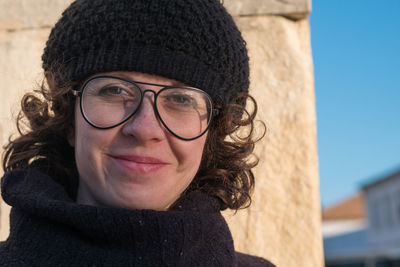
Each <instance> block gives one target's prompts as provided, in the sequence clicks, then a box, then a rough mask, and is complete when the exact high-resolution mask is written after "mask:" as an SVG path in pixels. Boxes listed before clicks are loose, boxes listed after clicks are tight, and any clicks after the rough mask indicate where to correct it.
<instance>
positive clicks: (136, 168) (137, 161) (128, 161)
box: [110, 155, 168, 174]
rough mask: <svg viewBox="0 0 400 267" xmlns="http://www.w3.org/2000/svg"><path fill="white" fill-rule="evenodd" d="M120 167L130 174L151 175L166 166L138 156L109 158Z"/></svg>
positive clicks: (157, 160)
mask: <svg viewBox="0 0 400 267" xmlns="http://www.w3.org/2000/svg"><path fill="white" fill-rule="evenodd" d="M110 157H111V158H112V159H113V160H114V161H115V162H116V163H117V164H118V165H119V166H120V167H122V168H124V169H127V170H128V171H130V172H138V173H143V174H145V173H151V172H156V171H158V170H160V169H161V168H163V167H165V166H167V165H168V164H167V163H165V162H162V161H161V160H159V159H156V158H151V157H138V156H112V155H111V156H110Z"/></svg>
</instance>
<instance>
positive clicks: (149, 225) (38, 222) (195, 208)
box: [0, 169, 273, 267]
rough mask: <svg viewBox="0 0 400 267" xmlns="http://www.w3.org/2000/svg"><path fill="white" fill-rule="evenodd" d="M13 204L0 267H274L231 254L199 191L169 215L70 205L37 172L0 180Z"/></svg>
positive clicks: (215, 209)
mask: <svg viewBox="0 0 400 267" xmlns="http://www.w3.org/2000/svg"><path fill="white" fill-rule="evenodd" d="M2 196H3V198H4V200H5V201H6V202H7V203H8V204H9V205H11V206H12V210H11V214H10V236H9V238H8V239H7V240H6V242H4V243H0V266H209V267H211V266H273V265H271V264H270V263H269V262H267V261H266V260H264V259H261V258H257V257H252V256H248V255H244V254H241V253H236V252H235V251H234V246H233V240H232V237H231V234H230V231H229V228H228V226H227V224H226V222H225V220H224V218H223V217H222V216H221V213H220V207H221V206H220V202H219V201H218V200H217V199H215V198H212V197H209V196H207V195H206V194H204V193H201V192H199V191H197V192H192V193H190V194H188V195H187V196H186V197H185V198H184V199H183V200H182V201H181V202H179V203H178V204H177V205H176V208H175V209H174V210H171V211H152V210H127V209H118V208H108V207H94V206H87V205H80V204H77V203H75V202H74V201H73V200H72V199H71V198H70V197H69V196H68V195H67V193H66V192H65V190H64V188H63V187H62V186H61V185H60V184H58V183H56V182H54V180H53V179H52V178H50V177H49V176H48V175H46V174H44V173H43V172H40V171H38V170H36V169H28V170H16V171H12V172H10V173H7V174H6V175H5V176H4V177H3V179H2Z"/></svg>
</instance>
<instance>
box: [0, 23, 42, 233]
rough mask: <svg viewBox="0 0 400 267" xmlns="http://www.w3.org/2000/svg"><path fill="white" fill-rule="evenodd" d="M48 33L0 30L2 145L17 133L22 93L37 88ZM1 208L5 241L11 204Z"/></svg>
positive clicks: (1, 202)
mask: <svg viewBox="0 0 400 267" xmlns="http://www.w3.org/2000/svg"><path fill="white" fill-rule="evenodd" d="M48 35H49V29H37V30H24V31H16V32H7V31H0V81H1V86H0V95H1V96H2V98H1V102H0V137H1V139H0V141H1V147H2V146H3V145H4V144H5V143H6V141H7V139H8V137H9V136H10V134H11V133H15V132H16V128H15V123H14V118H15V117H16V115H17V114H18V111H19V107H20V104H19V103H20V100H21V97H22V95H23V93H24V92H26V91H28V90H32V89H35V88H37V84H38V83H39V82H40V77H41V72H42V71H41V68H40V66H41V59H40V57H41V54H42V51H43V48H44V44H45V40H46V39H47V37H48ZM0 152H1V153H2V152H3V151H2V150H1V151H0ZM1 173H2V169H1V170H0V174H1ZM0 209H1V213H0V240H4V239H5V238H6V237H7V236H8V211H9V207H8V206H6V204H4V202H3V201H0Z"/></svg>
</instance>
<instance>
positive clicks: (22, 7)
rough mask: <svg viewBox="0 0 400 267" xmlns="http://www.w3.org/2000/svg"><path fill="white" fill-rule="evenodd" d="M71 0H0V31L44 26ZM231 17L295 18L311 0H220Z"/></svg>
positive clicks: (302, 14)
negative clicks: (265, 16) (276, 16)
mask: <svg viewBox="0 0 400 267" xmlns="http://www.w3.org/2000/svg"><path fill="white" fill-rule="evenodd" d="M71 2H72V0H35V1H32V0H1V2H0V7H1V8H0V30H2V29H3V30H4V29H6V30H16V29H25V28H29V29H30V28H37V27H48V26H50V25H53V24H54V23H55V22H56V21H57V19H58V18H59V16H60V14H61V12H62V10H63V9H64V8H65V7H66V6H67V5H68V4H69V3H71ZM224 5H225V6H226V8H227V9H228V10H229V12H231V14H232V15H233V16H237V15H261V14H264V15H265V14H269V15H272V14H273V15H284V16H287V17H291V18H295V19H299V18H305V17H306V16H308V14H309V13H310V11H311V0H241V1H238V0H224Z"/></svg>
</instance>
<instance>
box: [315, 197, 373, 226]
mask: <svg viewBox="0 0 400 267" xmlns="http://www.w3.org/2000/svg"><path fill="white" fill-rule="evenodd" d="M364 205H365V200H364V193H362V192H360V193H358V194H357V195H354V196H352V197H350V198H348V199H346V200H344V201H342V202H340V203H338V204H335V205H333V206H331V207H328V208H326V209H323V211H322V220H323V221H332V220H357V219H365V208H364Z"/></svg>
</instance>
